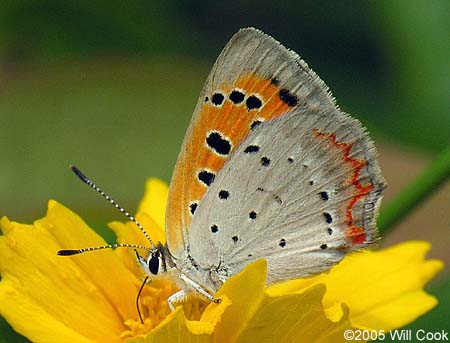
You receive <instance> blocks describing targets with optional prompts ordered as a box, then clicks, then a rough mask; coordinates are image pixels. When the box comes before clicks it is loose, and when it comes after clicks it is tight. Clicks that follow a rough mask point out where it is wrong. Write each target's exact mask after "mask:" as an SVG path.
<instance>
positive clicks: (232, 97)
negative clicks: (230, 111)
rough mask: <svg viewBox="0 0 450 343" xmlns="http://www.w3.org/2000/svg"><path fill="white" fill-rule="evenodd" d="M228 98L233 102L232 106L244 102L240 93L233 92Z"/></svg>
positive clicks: (242, 94) (243, 96)
mask: <svg viewBox="0 0 450 343" xmlns="http://www.w3.org/2000/svg"><path fill="white" fill-rule="evenodd" d="M229 98H230V100H231V101H232V102H233V104H236V105H237V104H240V103H241V102H242V101H244V98H245V95H244V93H242V92H241V91H238V90H234V91H232V92H231V93H230V95H229Z"/></svg>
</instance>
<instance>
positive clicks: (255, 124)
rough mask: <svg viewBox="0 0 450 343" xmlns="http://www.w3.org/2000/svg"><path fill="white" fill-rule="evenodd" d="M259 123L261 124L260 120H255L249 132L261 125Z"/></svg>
mask: <svg viewBox="0 0 450 343" xmlns="http://www.w3.org/2000/svg"><path fill="white" fill-rule="evenodd" d="M261 123H262V121H261V120H255V121H254V122H253V123H251V124H250V130H253V129H254V128H255V127H257V126H258V125H261Z"/></svg>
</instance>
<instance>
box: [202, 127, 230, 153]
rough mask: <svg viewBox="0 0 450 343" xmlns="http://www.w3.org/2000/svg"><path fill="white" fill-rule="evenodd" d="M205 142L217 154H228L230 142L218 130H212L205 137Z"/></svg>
mask: <svg viewBox="0 0 450 343" xmlns="http://www.w3.org/2000/svg"><path fill="white" fill-rule="evenodd" d="M206 144H207V145H208V147H209V148H210V149H212V150H214V151H215V152H216V153H218V154H219V155H228V154H229V153H230V151H231V143H230V142H229V141H228V140H227V139H226V138H225V137H224V136H222V134H221V133H220V132H217V131H213V132H211V133H210V134H209V135H208V136H207V137H206Z"/></svg>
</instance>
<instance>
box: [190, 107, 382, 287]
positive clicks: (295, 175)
mask: <svg viewBox="0 0 450 343" xmlns="http://www.w3.org/2000/svg"><path fill="white" fill-rule="evenodd" d="M383 189H384V180H383V178H382V176H381V174H380V170H379V166H378V163H377V160H376V152H375V149H374V146H373V144H372V142H371V141H370V139H369V138H368V136H367V134H366V133H365V132H364V129H363V128H362V126H361V125H360V124H359V122H358V121H356V120H355V119H352V118H350V117H349V116H348V115H346V114H344V113H343V112H341V111H339V110H337V109H328V110H323V109H322V110H317V111H311V110H305V109H300V108H295V109H293V110H290V111H288V112H287V113H285V114H284V115H283V116H280V117H278V118H276V119H273V120H271V121H268V122H267V123H264V124H262V125H261V126H260V127H258V128H257V129H255V130H253V131H252V132H251V133H250V134H249V136H248V137H247V138H246V139H245V140H244V142H243V143H242V144H241V145H240V146H239V147H237V149H236V150H235V152H234V154H233V155H232V156H231V158H230V159H229V160H228V161H227V162H226V164H225V166H224V167H223V169H222V170H221V171H220V172H219V174H218V175H217V177H216V180H215V182H214V184H213V185H211V187H210V188H209V190H208V192H207V193H206V195H205V197H204V199H203V203H202V205H201V206H200V208H199V210H198V212H197V213H196V215H195V217H194V219H193V222H192V226H191V231H190V233H189V240H190V243H191V244H190V250H191V256H192V258H193V259H194V260H195V261H196V262H197V263H198V264H199V265H200V266H201V267H204V268H208V269H213V270H214V269H217V267H218V266H221V268H222V270H225V273H226V274H227V275H233V274H235V273H237V272H239V271H240V270H241V269H242V268H243V267H244V266H245V265H246V264H248V263H249V262H251V261H253V260H256V259H258V258H265V259H266V260H267V261H268V283H271V282H274V281H278V280H285V279H290V278H295V277H300V276H306V275H311V274H315V273H318V272H320V271H323V270H325V269H328V268H329V267H330V266H331V265H333V264H334V263H336V262H338V261H339V260H340V259H342V258H343V256H344V255H345V254H346V253H348V252H349V251H350V250H352V249H354V248H359V247H363V246H366V245H368V244H370V243H372V242H374V241H375V240H376V238H377V234H376V224H375V215H376V212H377V210H378V206H379V203H380V201H381V192H382V190H383ZM224 195H227V196H226V197H224Z"/></svg>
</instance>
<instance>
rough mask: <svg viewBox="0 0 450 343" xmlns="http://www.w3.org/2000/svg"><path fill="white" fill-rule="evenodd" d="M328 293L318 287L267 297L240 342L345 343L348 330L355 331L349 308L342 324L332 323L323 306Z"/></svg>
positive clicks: (319, 285)
mask: <svg viewBox="0 0 450 343" xmlns="http://www.w3.org/2000/svg"><path fill="white" fill-rule="evenodd" d="M325 292H326V287H325V286H324V285H323V284H318V285H316V286H314V287H311V288H309V289H307V290H306V291H305V292H303V293H302V294H290V295H284V296H275V297H272V296H269V295H267V294H266V295H265V297H264V299H263V301H262V302H261V304H260V306H259V307H258V310H257V311H256V313H255V314H254V316H253V317H252V318H251V319H250V320H249V321H248V322H247V323H246V327H245V329H244V330H243V331H242V333H241V334H240V335H239V337H238V339H237V340H236V342H239V343H251V342H273V343H276V342H330V343H335V342H345V340H344V331H345V330H347V329H352V327H351V325H350V322H349V320H348V309H347V308H344V309H343V316H342V318H341V319H340V320H339V321H338V322H333V321H331V320H329V319H328V318H327V316H326V314H325V311H324V309H323V305H322V298H323V296H324V294H325ZM353 329H355V328H353Z"/></svg>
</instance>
